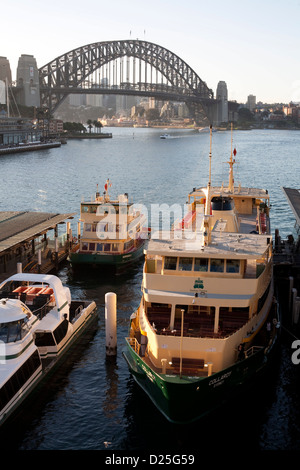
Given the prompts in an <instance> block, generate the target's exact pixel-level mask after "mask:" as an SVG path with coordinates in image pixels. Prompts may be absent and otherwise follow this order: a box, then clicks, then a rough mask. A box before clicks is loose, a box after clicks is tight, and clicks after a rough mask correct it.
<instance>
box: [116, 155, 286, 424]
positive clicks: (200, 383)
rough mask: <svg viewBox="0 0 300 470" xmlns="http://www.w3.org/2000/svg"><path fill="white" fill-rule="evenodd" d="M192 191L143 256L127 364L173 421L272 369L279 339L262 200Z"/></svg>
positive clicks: (250, 192) (254, 192)
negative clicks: (184, 209)
mask: <svg viewBox="0 0 300 470" xmlns="http://www.w3.org/2000/svg"><path fill="white" fill-rule="evenodd" d="M229 165H230V172H229V185H228V187H224V186H223V185H222V187H212V185H211V181H210V178H209V183H208V186H207V187H203V188H199V189H196V188H195V189H194V190H193V191H192V192H191V193H190V194H189V213H188V214H187V215H186V216H185V217H184V219H183V220H182V221H181V223H180V224H178V225H176V224H175V226H174V227H173V230H172V231H171V236H169V235H170V234H165V233H163V232H160V233H159V234H156V235H154V236H153V237H152V239H151V240H150V241H149V245H148V247H147V249H146V250H145V264H144V269H143V282H142V299H141V303H140V305H139V308H138V309H137V311H136V312H134V314H133V315H132V317H131V322H130V330H129V336H128V338H126V342H127V347H126V349H125V350H124V357H125V359H126V361H127V363H128V365H129V368H130V370H131V372H132V374H133V377H134V378H135V379H136V381H137V382H138V384H139V385H140V386H141V387H142V388H143V389H144V390H145V392H146V393H147V394H148V395H149V397H150V398H151V400H152V401H153V402H154V403H155V405H156V406H157V408H158V409H159V410H160V411H161V412H162V413H163V414H164V415H165V417H166V418H167V419H168V420H170V421H171V422H177V423H183V422H190V421H194V420H196V419H198V418H200V417H201V416H203V415H204V414H206V413H207V412H209V411H210V410H211V409H213V408H215V407H216V406H218V405H219V404H220V403H222V402H223V401H224V400H225V399H226V398H227V397H229V396H232V394H233V393H235V392H236V391H237V390H238V389H239V385H241V384H244V383H246V382H247V381H249V380H251V379H253V378H254V377H256V376H257V374H258V373H259V372H261V371H262V370H263V369H264V368H265V366H266V365H267V364H268V363H269V359H270V357H271V355H272V353H273V352H274V350H275V344H276V343H277V339H278V335H279V332H280V328H279V326H280V323H279V313H278V308H277V303H276V300H275V299H274V287H273V264H272V258H273V256H272V237H271V235H270V220H269V210H270V205H269V195H268V192H267V191H265V190H261V189H256V188H245V187H241V186H238V187H235V186H234V183H233V165H234V160H233V158H232V153H231V156H230V161H229Z"/></svg>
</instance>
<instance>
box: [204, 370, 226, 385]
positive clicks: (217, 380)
mask: <svg viewBox="0 0 300 470" xmlns="http://www.w3.org/2000/svg"><path fill="white" fill-rule="evenodd" d="M231 372H232V371H231V370H230V371H229V372H226V373H225V374H223V375H220V377H217V378H215V379H212V380H210V381H209V384H208V385H213V386H214V387H216V386H217V385H221V384H222V383H223V382H224V380H225V379H228V377H229V376H230V375H231Z"/></svg>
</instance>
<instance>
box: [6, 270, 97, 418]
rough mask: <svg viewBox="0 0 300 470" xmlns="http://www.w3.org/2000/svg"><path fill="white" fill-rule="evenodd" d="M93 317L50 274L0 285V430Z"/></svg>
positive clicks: (90, 307) (89, 307)
mask: <svg viewBox="0 0 300 470" xmlns="http://www.w3.org/2000/svg"><path fill="white" fill-rule="evenodd" d="M96 318H97V310H96V304H95V302H94V301H85V300H72V299H71V294H70V290H69V289H68V288H67V287H64V286H63V285H62V283H61V281H60V279H59V278H57V277H56V276H53V275H45V274H28V273H18V274H15V275H14V276H11V277H9V278H8V279H7V280H6V281H4V282H3V283H2V284H1V285H0V361H1V362H0V364H1V365H0V425H2V424H4V422H6V421H7V420H8V418H9V417H10V416H11V415H12V414H13V412H14V411H15V410H16V409H18V408H19V407H20V405H21V404H22V403H23V402H24V400H25V399H26V398H27V397H28V396H29V395H30V394H31V392H33V390H34V389H35V388H36V387H37V385H38V384H39V383H40V382H41V381H42V380H44V379H46V377H47V376H48V374H49V372H50V371H53V369H54V367H55V366H57V365H58V364H59V361H60V360H61V358H62V357H64V354H65V353H66V352H67V351H68V350H69V348H70V347H71V346H72V345H73V344H74V342H75V341H76V340H77V339H78V338H79V336H81V335H82V334H83V333H84V332H85V331H86V330H87V329H88V328H89V326H90V325H91V323H92V321H93V320H95V319H96Z"/></svg>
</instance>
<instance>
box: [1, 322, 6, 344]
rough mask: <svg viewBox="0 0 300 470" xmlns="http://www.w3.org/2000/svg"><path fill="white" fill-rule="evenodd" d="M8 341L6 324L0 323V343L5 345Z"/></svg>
mask: <svg viewBox="0 0 300 470" xmlns="http://www.w3.org/2000/svg"><path fill="white" fill-rule="evenodd" d="M7 339H8V324H7V323H2V324H0V341H1V342H2V343H7Z"/></svg>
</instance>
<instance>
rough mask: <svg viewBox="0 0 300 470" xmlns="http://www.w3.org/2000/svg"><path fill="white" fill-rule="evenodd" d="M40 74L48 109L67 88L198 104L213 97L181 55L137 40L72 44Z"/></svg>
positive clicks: (86, 92) (42, 68)
mask: <svg viewBox="0 0 300 470" xmlns="http://www.w3.org/2000/svg"><path fill="white" fill-rule="evenodd" d="M97 71H98V72H99V79H98V80H96V79H95V72H97ZM101 73H102V78H101ZM39 77H40V93H41V106H43V107H47V108H49V109H50V110H51V112H54V111H55V110H56V109H57V108H58V106H59V105H60V104H61V103H62V101H63V100H64V99H65V98H66V96H68V95H69V94H70V93H85V94H123V95H124V94H131V95H133V94H135V95H140V96H153V97H156V98H158V99H162V100H178V101H185V102H187V103H197V104H202V105H204V104H206V103H207V102H209V101H212V100H213V98H214V97H213V92H212V90H211V89H209V88H208V86H207V85H206V83H205V82H204V81H203V80H201V78H200V77H199V76H198V75H197V74H196V72H195V71H194V70H193V69H192V68H191V67H190V66H189V65H188V64H187V63H186V62H185V61H183V60H182V59H181V58H180V57H179V56H177V55H176V54H174V53H173V52H171V51H169V50H168V49H166V48H164V47H161V46H159V45H157V44H153V43H151V42H147V41H141V40H138V39H137V40H131V39H130V40H122V41H105V42H97V43H92V44H88V45H86V46H82V47H79V48H77V49H73V50H72V51H69V52H67V53H65V54H63V55H61V56H59V57H57V58H55V59H54V60H52V61H51V62H49V63H48V64H46V65H44V66H43V67H41V68H40V69H39Z"/></svg>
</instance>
